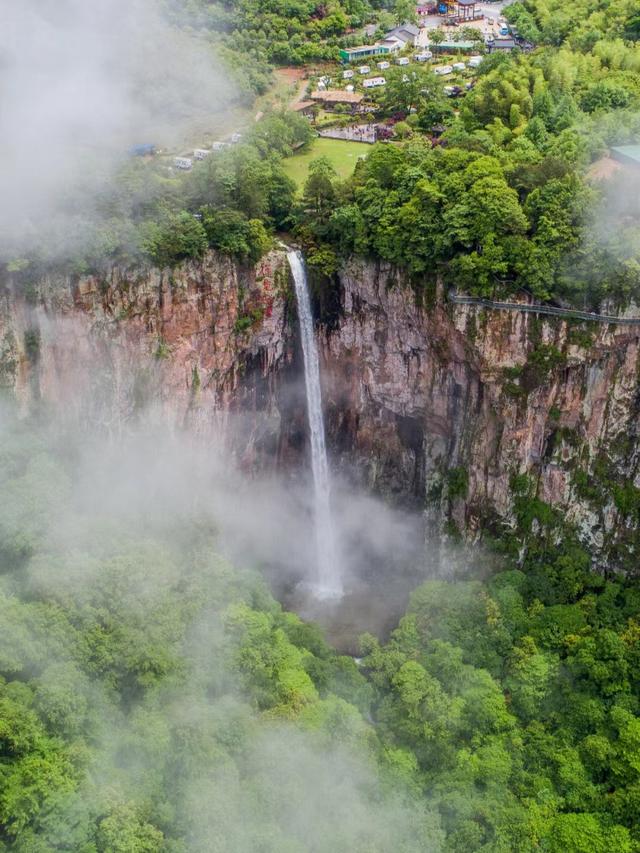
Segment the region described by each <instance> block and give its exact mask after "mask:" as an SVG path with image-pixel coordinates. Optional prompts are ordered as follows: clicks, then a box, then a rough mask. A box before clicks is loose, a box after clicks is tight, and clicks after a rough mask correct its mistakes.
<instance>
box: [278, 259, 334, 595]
mask: <svg viewBox="0 0 640 853" xmlns="http://www.w3.org/2000/svg"><path fill="white" fill-rule="evenodd" d="M287 257H288V259H289V265H290V267H291V272H292V274H293V282H294V285H295V292H296V302H297V306H298V318H299V321H300V337H301V339H302V355H303V359H304V379H305V387H306V392H307V412H308V417H309V434H310V439H311V468H312V471H313V485H314V515H315V518H314V521H315V537H316V554H317V582H316V584H314V591H315V593H316V595H317V596H318V597H320V598H340V597H341V596H342V594H343V589H342V577H341V569H340V564H339V560H338V549H337V547H336V540H335V534H334V529H333V523H332V519H331V489H330V482H329V464H328V462H327V448H326V442H325V435H324V420H323V417H322V390H321V387H320V362H319V358H318V348H317V346H316V339H315V336H314V333H313V314H312V311H311V299H310V298H309V288H308V286H307V271H306V268H305V264H304V259H303V257H302V254H301V253H300V252H298V251H295V250H290V251H288V252H287Z"/></svg>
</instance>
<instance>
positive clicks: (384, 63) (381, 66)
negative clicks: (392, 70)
mask: <svg viewBox="0 0 640 853" xmlns="http://www.w3.org/2000/svg"><path fill="white" fill-rule="evenodd" d="M389 67H390V64H389V63H388V62H387V60H386V59H385V60H383V61H382V62H379V63H378V68H379V69H380V71H386V70H387V68H389Z"/></svg>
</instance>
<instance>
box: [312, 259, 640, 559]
mask: <svg viewBox="0 0 640 853" xmlns="http://www.w3.org/2000/svg"><path fill="white" fill-rule="evenodd" d="M341 284H342V310H343V316H342V318H341V321H340V324H339V326H338V328H337V329H336V330H335V331H333V332H332V333H330V334H329V335H327V336H326V337H325V338H324V354H325V374H324V375H325V381H326V397H327V406H328V414H329V424H330V434H331V437H332V444H333V446H334V447H336V448H337V449H338V452H339V454H340V456H341V458H342V461H343V464H345V465H347V464H348V465H349V466H350V467H351V468H352V469H354V470H355V475H356V476H357V477H358V478H359V479H360V481H361V482H362V483H364V484H367V485H368V486H369V487H373V488H377V489H380V490H383V491H388V492H395V493H398V494H400V495H402V496H404V497H405V498H410V497H412V498H413V499H414V500H415V501H416V502H418V503H422V502H423V501H424V500H425V496H426V498H427V504H428V505H431V506H432V507H434V508H435V509H437V510H438V515H439V517H440V519H445V518H448V519H449V522H450V524H451V522H452V523H453V525H455V527H456V528H457V529H458V530H459V531H461V532H462V531H463V532H465V534H466V535H467V536H474V534H475V533H476V531H480V530H481V528H482V527H484V526H485V525H486V524H487V523H490V524H492V525H493V526H494V527H497V528H498V529H499V528H500V527H501V526H502V525H504V524H507V525H511V524H513V522H514V512H513V507H514V492H515V491H518V492H520V494H522V493H526V494H527V497H528V498H529V499H531V498H533V497H534V496H537V497H538V498H539V499H541V500H542V501H544V502H546V503H549V504H551V505H552V506H554V507H556V508H557V509H559V510H561V512H562V514H563V516H564V517H565V518H566V519H567V520H568V521H570V522H573V523H575V524H576V525H577V527H578V529H579V530H580V534H581V538H582V539H583V540H584V541H585V542H586V543H588V544H589V545H590V547H591V548H592V549H593V552H594V553H596V554H598V553H601V554H603V555H604V554H606V555H607V558H608V559H610V560H611V559H612V560H613V562H614V563H615V562H619V563H620V564H628V562H629V560H630V559H632V558H633V552H634V550H635V547H636V541H635V540H636V532H635V531H636V528H637V525H638V506H640V504H639V503H638V498H639V497H640V492H637V493H636V489H637V488H638V487H639V486H640V471H639V470H638V462H639V452H640V447H639V445H638V426H639V423H640V422H639V415H640V381H639V376H640V373H639V370H640V360H639V348H640V331H638V329H637V328H635V327H625V326H613V325H611V326H610V325H601V324H597V323H586V324H575V323H573V324H569V323H567V322H566V321H563V320H560V319H557V318H546V319H545V318H539V317H537V316H535V315H532V314H526V313H518V312H497V311H488V310H486V309H482V308H478V307H475V306H462V305H456V306H453V305H451V304H448V303H447V302H446V301H445V300H444V299H443V295H442V294H439V296H438V298H436V299H435V300H434V304H433V305H432V306H430V307H424V308H422V307H419V306H418V305H416V302H415V296H414V294H413V292H412V291H411V290H410V289H409V288H407V287H403V286H401V283H399V282H398V281H397V279H396V277H395V275H394V274H393V272H392V271H391V270H390V269H388V268H385V267H381V266H375V267H374V266H372V265H363V264H361V263H355V262H354V263H352V264H350V265H349V266H348V268H347V269H346V270H345V271H344V273H343V275H342V281H341ZM522 474H525V475H528V476H527V477H526V478H523V477H522V476H518V475H522Z"/></svg>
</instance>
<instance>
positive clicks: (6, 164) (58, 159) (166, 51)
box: [0, 0, 234, 253]
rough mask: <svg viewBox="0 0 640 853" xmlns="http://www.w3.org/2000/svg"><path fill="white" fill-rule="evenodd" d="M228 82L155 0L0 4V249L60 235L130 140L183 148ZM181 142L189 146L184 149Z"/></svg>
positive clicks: (226, 96)
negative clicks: (170, 20) (167, 18)
mask: <svg viewBox="0 0 640 853" xmlns="http://www.w3.org/2000/svg"><path fill="white" fill-rule="evenodd" d="M233 95H234V93H233V87H232V85H231V84H230V82H229V81H228V79H227V78H226V76H225V74H224V72H223V70H222V68H221V66H220V64H219V62H217V61H216V58H215V56H214V55H213V52H212V49H211V47H210V46H208V45H207V44H206V43H205V42H203V41H200V40H198V39H197V38H195V37H193V36H189V35H187V34H186V33H184V32H182V31H180V30H178V29H176V28H175V27H172V26H170V24H169V23H168V22H167V21H166V20H165V18H164V17H163V15H162V10H161V6H160V3H159V0H108V2H105V3H96V2H84V0H21V2H20V3H3V4H2V8H0V251H1V252H4V253H9V252H14V253H15V252H19V251H25V249H28V248H31V247H32V246H33V245H34V244H35V243H36V242H37V241H41V240H43V233H42V232H43V231H45V230H46V231H53V234H54V237H52V238H51V239H53V240H57V241H60V242H64V241H65V240H69V239H70V237H71V234H70V233H69V232H71V231H72V230H73V229H74V228H78V227H79V228H81V229H82V228H83V227H86V224H85V222H84V218H85V217H86V215H87V214H88V211H89V210H90V209H91V205H92V203H94V202H95V199H96V197H97V196H99V195H100V194H104V193H107V192H108V191H109V185H110V181H111V179H112V177H113V174H114V171H115V170H116V169H117V168H118V166H119V165H120V164H121V163H123V162H124V161H125V160H126V158H127V156H128V150H129V148H130V147H131V146H133V145H135V144H140V143H153V144H155V145H157V146H159V147H160V148H164V149H166V148H168V147H171V146H178V145H181V144H184V143H185V139H188V138H189V135H190V133H191V134H192V133H193V131H194V129H201V128H202V127H203V126H208V127H211V125H212V124H213V125H215V116H216V114H218V115H219V111H220V110H222V109H223V108H224V107H225V106H226V105H228V103H229V101H230V100H231V99H232V97H233ZM192 147H193V145H192Z"/></svg>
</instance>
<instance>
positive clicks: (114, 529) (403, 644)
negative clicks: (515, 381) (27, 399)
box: [0, 407, 640, 853]
mask: <svg viewBox="0 0 640 853" xmlns="http://www.w3.org/2000/svg"><path fill="white" fill-rule="evenodd" d="M0 437H1V439H2V441H1V446H2V466H1V468H0V477H1V488H2V494H3V501H2V502H1V504H0V559H1V565H2V572H1V574H0V620H1V623H2V632H1V633H0V707H1V708H2V713H1V714H0V779H1V781H2V784H0V826H1V829H0V849H3V850H7V851H33V853H48V851H53V850H69V851H86V853H90V851H100V853H115V851H122V853H136V851H149V853H151V851H187V850H188V851H203V853H204V851H211V850H220V851H225V853H226V852H227V851H236V850H237V851H247V850H264V851H274V853H275V851H278V853H280V851H283V850H287V851H289V850H290V851H292V853H293V851H302V850H317V851H327V853H329V851H332V853H333V851H336V850H353V851H381V852H382V851H384V853H387V851H389V850H394V851H396V850H398V851H407V853H408V851H429V853H434V851H438V850H442V851H456V853H468V851H471V850H473V851H495V852H496V853H497V851H507V850H518V851H535V850H548V851H554V853H610V851H617V853H625V851H629V853H630V852H631V851H634V850H638V849H640V836H639V835H638V827H639V826H640V814H639V812H638V809H639V805H638V802H639V801H638V790H639V786H640V766H639V764H638V751H639V748H640V747H639V738H640V706H639V703H640V693H639V687H638V685H639V684H640V653H639V650H640V624H639V622H638V614H639V613H640V600H639V596H640V592H639V591H638V588H637V583H636V582H635V581H634V580H632V579H630V580H625V579H624V577H618V578H615V577H611V578H606V577H603V576H601V575H598V574H594V573H593V572H592V571H591V563H590V558H589V555H588V553H586V552H585V551H584V549H583V548H582V547H581V546H580V545H579V544H578V541H577V539H576V537H575V533H574V532H573V531H572V529H571V528H570V527H568V526H567V525H566V524H565V523H564V522H563V520H562V519H561V518H560V517H558V515H557V514H554V512H553V511H552V510H551V508H550V507H548V506H546V505H545V504H543V503H542V502H541V501H539V500H537V499H534V498H531V497H529V496H528V493H527V489H526V484H525V483H521V484H519V487H518V488H519V489H520V493H521V498H520V499H519V501H518V505H517V513H518V528H517V529H516V530H514V531H513V532H512V534H511V535H502V536H501V537H500V539H499V540H498V541H497V543H496V550H495V553H494V554H493V556H492V558H491V561H492V562H493V564H494V566H495V569H494V571H493V572H492V574H491V575H490V576H489V577H488V578H486V579H485V580H484V581H482V580H479V579H477V573H476V570H475V567H474V565H473V561H471V564H470V565H469V566H468V567H467V568H466V569H465V572H464V575H462V576H460V577H459V578H457V579H452V580H450V581H444V580H431V581H428V582H426V583H425V584H423V585H422V586H421V587H420V588H418V589H417V590H416V591H415V592H414V594H413V595H412V598H411V602H410V604H409V607H408V610H407V613H406V615H405V616H404V618H403V619H402V620H401V622H400V625H399V627H398V628H397V630H396V631H394V633H393V634H392V636H391V637H390V639H389V640H388V641H387V642H384V643H380V642H379V641H378V640H377V639H375V638H374V637H372V636H367V635H365V636H363V637H362V639H361V646H362V652H361V654H362V658H361V660H360V661H359V663H356V662H355V661H354V660H353V659H352V658H350V657H343V656H340V655H338V654H336V653H335V652H334V651H333V650H332V649H331V648H330V647H329V646H328V645H327V643H326V642H325V641H324V640H323V638H322V633H321V631H320V630H319V629H318V628H316V627H314V626H313V625H310V624H305V623H304V622H302V621H301V620H300V619H299V618H298V617H297V616H294V615H293V614H291V613H287V612H286V611H284V610H283V609H282V607H281V606H280V605H279V604H277V603H276V602H275V601H274V600H273V598H272V597H271V595H270V594H269V592H268V591H267V589H266V587H265V584H264V581H262V580H261V579H260V575H259V573H258V571H256V569H258V568H259V567H258V566H256V567H254V568H253V567H251V566H245V567H244V568H243V567H242V566H237V565H236V566H233V565H231V564H230V563H229V562H228V561H227V560H226V559H225V558H224V557H222V556H220V551H219V547H218V544H217V538H218V536H217V525H216V519H215V517H214V514H213V512H212V510H211V501H210V495H209V492H208V490H209V489H210V487H211V485H210V484H211V480H210V478H209V474H210V472H209V471H208V470H207V466H206V465H205V464H203V456H202V448H201V449H200V452H199V453H197V452H196V453H194V454H192V455H190V454H189V453H188V452H186V451H185V445H183V444H181V441H182V439H178V440H176V439H174V440H173V441H170V440H169V439H167V438H165V437H163V436H162V435H159V434H157V432H152V433H146V432H145V431H144V430H143V431H142V433H141V434H140V435H139V436H136V435H133V437H131V438H129V439H127V440H124V441H121V442H120V443H119V446H118V447H115V446H105V445H104V441H103V440H98V441H97V442H96V443H92V442H91V441H90V440H88V439H87V438H86V437H85V438H84V439H83V438H81V437H79V436H77V435H76V434H70V433H69V432H68V429H65V428H64V427H62V426H58V427H56V428H53V427H51V426H46V421H45V419H44V418H43V416H42V415H40V416H39V417H38V418H35V419H32V420H31V421H25V420H24V419H20V420H18V419H17V418H16V417H15V415H14V414H13V413H12V410H11V409H10V408H6V407H5V409H4V410H3V415H2V422H1V434H0ZM542 531H544V535H543V533H542ZM498 546H499V547H498ZM523 546H524V548H523ZM523 554H524V556H523ZM477 556H478V557H479V556H480V555H479V554H478V555H477ZM484 562H485V563H486V560H484ZM474 575H475V576H476V577H474Z"/></svg>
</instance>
